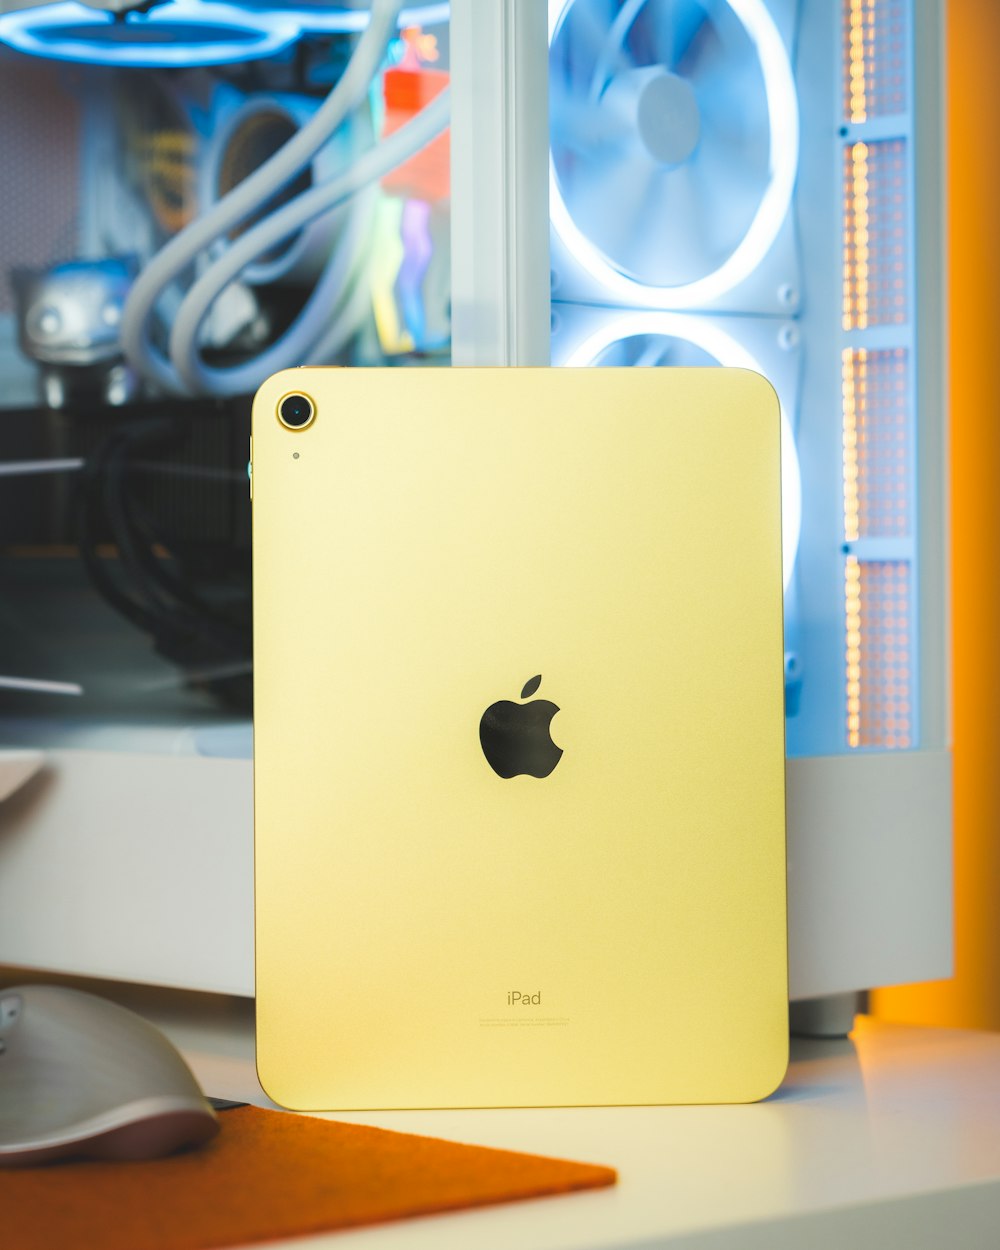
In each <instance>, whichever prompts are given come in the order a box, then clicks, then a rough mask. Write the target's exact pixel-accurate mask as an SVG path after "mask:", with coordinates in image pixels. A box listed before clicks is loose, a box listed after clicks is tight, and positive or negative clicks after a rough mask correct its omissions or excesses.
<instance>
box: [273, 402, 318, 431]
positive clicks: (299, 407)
mask: <svg viewBox="0 0 1000 1250" xmlns="http://www.w3.org/2000/svg"><path fill="white" fill-rule="evenodd" d="M315 416H316V407H315V405H314V404H313V401H312V400H311V399H310V398H309V396H308V395H286V396H285V398H284V399H283V400H282V401H281V403H280V404H278V420H279V421H280V422H281V424H282V425H283V426H285V428H286V429H289V430H304V429H305V428H306V426H307V425H311V424H312V421H313V418H314V417H315Z"/></svg>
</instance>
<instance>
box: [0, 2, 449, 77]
mask: <svg viewBox="0 0 1000 1250" xmlns="http://www.w3.org/2000/svg"><path fill="white" fill-rule="evenodd" d="M449 8H450V6H449V5H448V4H425V5H415V6H413V7H411V8H409V9H404V10H403V11H402V12H401V13H400V15H399V25H400V27H401V28H402V27H405V26H429V25H435V24H437V23H439V22H444V21H447V20H448V15H449ZM368 19H369V14H368V13H367V12H363V11H358V10H356V9H350V10H348V9H337V8H331V9H321V10H316V9H302V8H285V7H282V8H262V9H256V8H247V7H244V6H241V5H238V4H229V3H224V2H219V0H216V2H214V3H212V2H210V0H170V2H169V3H166V4H162V5H158V6H157V7H156V8H154V9H152V10H150V11H149V12H148V13H129V14H127V15H126V16H125V17H124V18H120V17H119V18H115V17H114V16H113V15H112V14H110V13H104V12H99V11H97V10H96V9H91V8H88V7H87V6H86V5H83V4H77V3H64V4H47V5H43V6H41V7H40V8H35V9H27V10H24V11H22V12H17V13H7V14H5V15H4V16H2V17H0V41H2V42H3V43H6V44H7V45H8V46H9V47H11V48H14V49H15V50H16V51H18V52H24V53H26V54H27V55H29V56H38V57H44V58H46V59H48V60H57V61H72V62H75V63H77V64H85V65H111V66H125V67H133V68H136V69H169V68H188V67H194V66H204V65H229V64H233V63H235V62H239V61H255V60H260V59H262V58H265V57H270V56H276V55H277V54H278V53H280V52H284V51H286V50H287V49H288V48H290V47H292V46H293V45H294V44H295V43H297V42H298V40H299V39H301V38H302V37H303V36H305V35H314V34H338V33H351V32H357V31H361V30H363V29H364V28H365V26H367V24H368Z"/></svg>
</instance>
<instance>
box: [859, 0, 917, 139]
mask: <svg viewBox="0 0 1000 1250" xmlns="http://www.w3.org/2000/svg"><path fill="white" fill-rule="evenodd" d="M908 20H909V11H908V5H907V4H906V3H905V2H904V0H845V3H844V120H845V121H850V122H855V123H856V122H865V121H870V120H871V119H872V118H873V117H885V116H889V115H892V114H896V113H903V112H905V111H906V109H907V108H908V107H909V101H908V91H907V74H906V54H907V44H908V39H909V31H908V29H907V22H908Z"/></svg>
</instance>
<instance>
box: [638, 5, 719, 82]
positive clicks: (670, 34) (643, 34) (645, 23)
mask: <svg viewBox="0 0 1000 1250" xmlns="http://www.w3.org/2000/svg"><path fill="white" fill-rule="evenodd" d="M714 30H715V28H714V26H713V25H712V22H711V20H710V18H709V16H708V13H707V12H706V10H705V8H704V7H703V6H702V5H701V4H699V3H698V2H697V0H679V2H678V0H673V2H671V3H666V2H664V3H660V4H655V3H648V4H647V5H646V7H645V8H644V9H643V11H642V12H641V13H640V15H639V17H638V18H637V19H636V23H635V27H634V28H633V31H632V34H631V36H630V38H629V47H630V49H633V50H635V51H636V53H637V54H639V55H644V60H645V61H646V63H648V64H655V65H662V66H664V68H665V69H668V70H670V72H671V73H673V74H680V75H682V76H684V75H686V73H687V72H688V70H689V67H690V65H691V63H692V62H693V61H694V60H696V59H697V57H698V56H699V55H700V54H701V49H702V45H703V44H704V43H705V41H706V39H708V40H711V38H712V37H713V35H714ZM647 58H648V59H647Z"/></svg>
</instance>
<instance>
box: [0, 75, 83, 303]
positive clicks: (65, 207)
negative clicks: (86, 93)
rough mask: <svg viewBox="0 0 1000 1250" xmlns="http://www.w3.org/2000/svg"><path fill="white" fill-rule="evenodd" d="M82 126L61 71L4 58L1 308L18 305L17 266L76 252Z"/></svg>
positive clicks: (0, 85)
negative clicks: (14, 288) (15, 288)
mask: <svg viewBox="0 0 1000 1250" xmlns="http://www.w3.org/2000/svg"><path fill="white" fill-rule="evenodd" d="M79 128H80V122H79V111H78V107H77V104H76V102H75V101H74V100H73V99H72V97H71V96H69V95H67V94H66V92H65V91H64V90H63V88H62V84H61V81H60V77H59V72H58V70H57V69H55V68H54V67H52V66H51V65H47V64H46V63H45V62H44V61H37V60H31V61H28V60H27V59H25V60H19V59H15V58H14V57H12V56H4V57H0V152H2V153H3V176H2V177H0V222H2V223H3V228H2V229H0V313H6V312H10V311H11V309H12V308H13V306H14V300H13V292H12V289H11V285H10V271H11V269H14V268H18V267H22V266H24V267H29V268H35V267H39V268H40V267H43V266H48V265H51V264H53V263H54V262H56V261H60V260H68V259H70V258H71V257H73V256H75V255H76V251H77V246H76V245H77V232H78V215H79V188H78V185H77V182H78V177H79V174H78V161H79V157H78V149H79Z"/></svg>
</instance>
